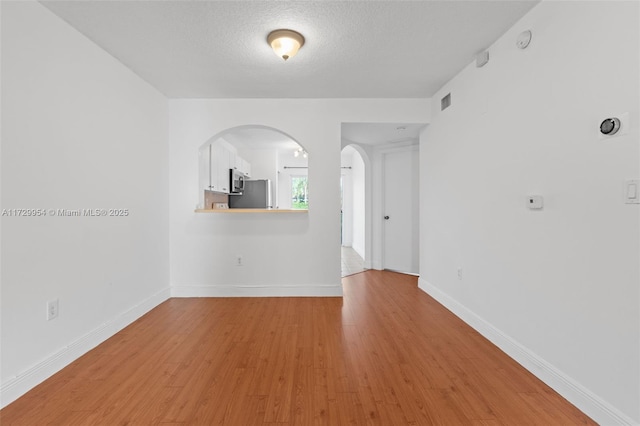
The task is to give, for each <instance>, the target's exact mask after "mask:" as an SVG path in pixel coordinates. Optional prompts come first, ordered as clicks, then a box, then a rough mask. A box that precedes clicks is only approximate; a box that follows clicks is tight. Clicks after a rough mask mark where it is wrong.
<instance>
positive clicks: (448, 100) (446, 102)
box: [440, 93, 451, 111]
mask: <svg viewBox="0 0 640 426" xmlns="http://www.w3.org/2000/svg"><path fill="white" fill-rule="evenodd" d="M450 105H451V93H447V95H446V96H445V97H444V98H442V99H440V111H444V110H445V109H447V108H449V106H450Z"/></svg>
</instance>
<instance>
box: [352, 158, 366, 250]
mask: <svg viewBox="0 0 640 426" xmlns="http://www.w3.org/2000/svg"><path fill="white" fill-rule="evenodd" d="M352 158H353V160H352V163H351V167H352V168H351V179H352V181H351V182H352V185H353V242H352V247H353V249H354V250H355V251H356V252H357V253H358V254H359V255H360V257H362V258H364V255H365V190H366V187H365V169H364V161H362V157H361V156H360V154H359V153H358V152H357V151H356V152H354V154H353V157H352Z"/></svg>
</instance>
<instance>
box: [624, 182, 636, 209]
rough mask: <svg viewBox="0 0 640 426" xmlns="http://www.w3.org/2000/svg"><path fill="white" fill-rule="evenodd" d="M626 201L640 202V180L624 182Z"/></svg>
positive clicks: (629, 202) (631, 202) (630, 202)
mask: <svg viewBox="0 0 640 426" xmlns="http://www.w3.org/2000/svg"><path fill="white" fill-rule="evenodd" d="M624 202H625V203H626V204H640V180H638V179H632V180H627V181H625V182H624Z"/></svg>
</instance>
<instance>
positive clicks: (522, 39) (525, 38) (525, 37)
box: [516, 30, 531, 49]
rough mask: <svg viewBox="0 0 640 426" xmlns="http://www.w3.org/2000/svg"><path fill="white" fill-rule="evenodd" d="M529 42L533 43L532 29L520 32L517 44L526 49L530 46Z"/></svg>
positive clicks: (519, 47)
mask: <svg viewBox="0 0 640 426" xmlns="http://www.w3.org/2000/svg"><path fill="white" fill-rule="evenodd" d="M529 43H531V31H530V30H527V31H523V32H521V33H520V34H518V38H517V39H516V46H518V49H526V48H527V46H529Z"/></svg>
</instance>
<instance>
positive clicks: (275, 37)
mask: <svg viewBox="0 0 640 426" xmlns="http://www.w3.org/2000/svg"><path fill="white" fill-rule="evenodd" d="M267 43H269V45H270V46H271V48H272V49H273V51H274V52H276V55H278V56H280V57H281V58H282V59H284V60H285V61H286V60H287V59H289V58H292V57H294V56H295V54H296V53H298V50H299V49H300V48H301V47H302V46H304V37H303V35H302V34H300V33H299V32H296V31H293V30H285V29H281V30H275V31H271V32H270V33H269V35H268V36H267Z"/></svg>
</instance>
